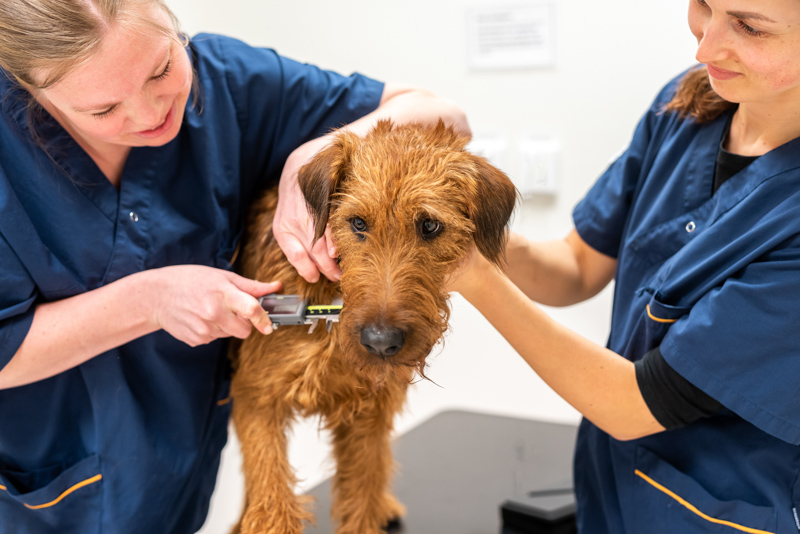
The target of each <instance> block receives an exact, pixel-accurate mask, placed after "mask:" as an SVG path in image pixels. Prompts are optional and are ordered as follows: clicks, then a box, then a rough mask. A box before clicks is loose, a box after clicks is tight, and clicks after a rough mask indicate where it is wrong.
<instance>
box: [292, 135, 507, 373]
mask: <svg viewBox="0 0 800 534" xmlns="http://www.w3.org/2000/svg"><path fill="white" fill-rule="evenodd" d="M468 142H469V138H468V137H466V136H463V135H459V134H458V133H457V132H455V131H454V130H453V129H452V128H450V127H446V126H444V124H443V123H442V122H441V121H440V122H439V124H438V125H437V126H435V127H434V126H422V125H418V124H409V125H403V126H394V125H393V124H392V123H391V122H390V121H381V122H380V123H379V124H378V125H377V126H376V127H375V128H374V129H373V131H372V132H370V133H369V134H368V135H367V136H366V137H364V138H360V137H358V136H357V135H355V134H352V133H346V132H344V133H340V134H339V135H338V136H337V137H336V140H335V141H334V142H333V143H332V144H331V145H330V146H329V147H328V148H326V149H325V150H323V151H321V152H320V153H319V154H318V155H317V156H316V157H315V158H314V159H313V160H312V161H311V162H309V163H308V164H307V165H306V166H305V167H303V168H302V169H301V171H300V175H299V181H300V188H301V190H302V192H303V195H304V196H305V198H306V202H307V204H308V207H309V211H310V212H311V215H312V217H313V221H314V225H315V231H316V238H317V239H318V238H319V237H321V236H322V235H323V234H324V232H325V227H326V225H327V224H330V225H331V230H332V235H333V239H334V242H335V244H336V247H337V249H338V252H339V262H340V266H341V269H342V279H341V291H342V296H343V300H344V310H343V311H342V314H341V328H342V329H343V334H344V335H343V338H344V339H345V341H344V342H345V343H347V344H348V345H349V352H350V353H351V354H356V355H358V359H359V360H360V362H356V364H358V365H360V366H361V368H362V369H363V370H364V371H366V372H368V373H370V374H371V375H372V376H373V378H374V379H376V380H378V381H379V380H380V378H381V377H384V376H386V373H387V372H389V371H391V370H394V369H400V368H408V367H412V368H416V370H417V371H418V372H419V373H420V374H421V375H422V376H424V367H425V358H426V356H427V355H428V353H429V352H430V351H431V349H432V348H433V346H434V345H435V343H436V342H437V341H438V340H439V339H441V337H442V335H443V334H444V332H445V330H446V329H447V320H448V317H449V313H450V310H449V308H448V294H447V293H446V292H445V289H444V288H445V279H446V277H447V276H448V275H449V274H450V273H452V272H453V270H454V269H455V268H456V267H457V266H458V264H459V262H460V261H461V260H462V259H463V258H464V257H465V255H466V254H467V253H468V252H469V250H470V249H471V248H472V245H473V243H474V244H475V245H476V246H477V249H478V251H480V253H481V254H483V255H484V256H485V257H486V258H487V259H488V260H489V261H491V262H492V263H494V264H496V265H498V266H502V265H503V264H504V262H505V243H506V239H507V234H506V226H507V224H508V220H509V218H510V217H511V213H512V211H513V209H514V206H515V204H516V199H517V192H516V189H515V188H514V186H513V184H512V183H511V181H510V180H509V179H508V177H507V176H506V175H505V174H503V173H502V172H501V171H499V170H498V169H496V168H495V167H493V166H492V165H490V164H489V163H488V162H487V161H486V160H485V159H483V158H481V157H478V156H475V155H473V154H470V153H469V152H467V151H466V150H465V149H464V147H465V146H466V144H467V143H468Z"/></svg>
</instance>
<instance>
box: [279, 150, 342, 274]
mask: <svg viewBox="0 0 800 534" xmlns="http://www.w3.org/2000/svg"><path fill="white" fill-rule="evenodd" d="M330 141H331V137H330V136H329V135H326V136H323V137H320V138H318V139H315V140H313V141H310V142H308V143H306V144H304V145H302V146H301V147H300V148H298V149H297V150H295V151H294V152H292V154H291V155H290V156H289V158H288V159H287V160H286V165H284V167H283V172H282V173H281V181H280V185H279V186H278V208H277V210H276V211H275V218H274V220H273V223H272V233H273V235H274V236H275V240H276V241H277V242H278V246H280V247H281V250H282V251H283V253H284V254H285V255H286V258H287V259H288V260H289V263H291V264H292V265H294V268H295V269H297V272H298V274H300V276H302V277H303V278H304V279H305V280H306V281H307V282H311V283H314V282H317V281H318V280H319V275H320V273H322V274H323V275H325V276H326V277H327V278H328V279H330V280H333V281H334V282H335V281H337V280H339V278H341V276H342V271H341V270H340V269H339V264H338V263H336V260H335V258H336V247H335V246H334V245H333V241H332V240H331V235H330V227H328V228H327V229H326V230H325V235H324V236H322V237H321V238H319V239H318V240H317V242H316V243H312V241H313V239H314V224H313V221H312V220H311V216H310V214H309V213H308V207H307V206H306V200H305V198H304V197H303V193H302V192H301V191H300V186H299V185H298V183H297V173H298V171H299V170H300V168H301V167H302V166H303V165H305V164H306V163H307V162H308V161H309V160H311V158H312V157H314V155H315V154H316V153H317V152H319V151H320V150H322V149H323V148H324V147H325V146H327V145H328V143H330Z"/></svg>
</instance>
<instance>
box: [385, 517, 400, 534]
mask: <svg viewBox="0 0 800 534" xmlns="http://www.w3.org/2000/svg"><path fill="white" fill-rule="evenodd" d="M383 531H384V532H386V534H400V533H401V532H403V521H402V520H401V519H400V518H399V517H394V518H392V519H390V520H389V521H388V522H387V523H386V524H385V525H384V526H383Z"/></svg>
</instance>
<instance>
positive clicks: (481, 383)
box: [167, 0, 695, 534]
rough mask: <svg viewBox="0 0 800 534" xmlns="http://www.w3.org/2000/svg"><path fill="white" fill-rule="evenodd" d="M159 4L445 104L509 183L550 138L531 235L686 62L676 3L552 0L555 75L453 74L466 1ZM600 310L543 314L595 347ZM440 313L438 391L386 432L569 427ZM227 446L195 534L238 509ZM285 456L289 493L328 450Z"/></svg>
mask: <svg viewBox="0 0 800 534" xmlns="http://www.w3.org/2000/svg"><path fill="white" fill-rule="evenodd" d="M498 1H499V0H498ZM520 1H523V0H520ZM167 2H168V4H169V5H170V7H171V8H172V9H173V10H174V11H175V13H176V14H177V15H178V17H179V19H180V20H181V22H182V25H183V28H184V30H185V31H187V32H188V33H189V34H194V33H197V32H201V31H205V32H213V33H222V34H227V35H231V36H234V37H238V38H240V39H242V40H244V41H247V42H249V43H250V44H253V45H258V46H268V47H271V48H275V49H276V50H278V52H280V53H281V54H283V55H286V56H289V57H292V58H294V59H298V60H302V61H304V62H308V63H314V64H317V65H319V66H322V67H325V68H329V69H332V70H336V71H339V72H342V73H344V74H349V73H350V72H352V71H359V72H362V73H364V74H368V75H370V76H372V77H374V78H377V79H381V80H385V81H394V82H403V83H411V84H415V85H419V86H423V87H425V88H428V89H430V90H432V91H434V92H436V93H438V94H440V95H442V96H446V97H448V98H451V99H453V100H455V101H456V102H458V103H459V104H460V105H461V106H462V107H463V108H464V109H465V110H466V111H467V114H468V116H469V119H470V123H471V125H472V128H473V131H474V132H475V134H476V135H477V136H486V135H492V136H500V137H502V138H503V139H505V140H506V141H507V142H508V144H509V146H510V150H509V151H508V153H507V157H506V162H505V164H503V169H504V170H505V171H506V172H508V173H509V174H510V175H512V176H513V175H514V174H515V173H516V172H518V168H519V165H518V164H517V159H518V157H519V155H518V154H517V153H516V151H515V150H514V146H515V144H516V143H517V141H518V140H519V139H520V138H521V137H522V136H525V135H545V136H549V137H554V138H556V139H557V140H558V141H559V142H560V144H561V147H562V152H561V155H560V159H559V164H560V173H559V176H558V178H559V188H558V192H557V194H556V195H555V196H554V197H550V198H545V197H541V198H534V199H531V200H526V201H525V202H523V203H522V205H521V208H520V210H519V211H518V213H517V214H516V216H515V220H514V223H513V228H514V230H516V231H519V232H522V233H524V234H525V235H527V236H528V237H531V238H534V239H554V238H560V237H562V236H564V235H565V234H566V233H567V232H568V231H569V230H570V228H571V210H572V207H573V206H574V205H575V204H576V202H577V201H578V200H580V198H581V197H582V196H583V194H584V193H585V191H586V190H587V189H588V188H589V187H590V186H591V184H592V182H593V181H594V179H595V178H596V177H597V175H598V174H599V173H600V172H602V170H603V169H604V167H605V166H606V164H607V163H608V161H609V159H610V158H611V157H612V156H613V155H614V154H616V153H617V152H619V150H620V149H622V148H623V147H624V146H625V144H626V143H627V140H628V139H629V137H630V135H631V132H632V131H633V128H634V126H635V124H636V121H637V120H638V118H639V117H640V115H641V114H642V113H643V112H644V110H645V109H646V108H647V106H648V105H649V103H650V101H651V100H652V98H653V97H654V96H655V93H656V92H657V91H658V89H659V88H660V87H661V86H662V85H663V84H664V83H665V82H666V81H667V80H668V79H670V78H671V77H673V76H674V75H676V74H677V73H679V72H680V71H682V70H683V69H685V68H687V67H688V66H690V65H691V64H692V63H693V62H694V46H695V43H694V40H693V37H692V36H691V34H690V33H689V30H688V28H687V25H686V21H685V18H686V15H685V12H686V9H687V6H688V4H687V2H686V1H683V2H676V1H674V0H670V1H664V0H613V1H598V0H571V1H566V0H557V64H556V66H555V67H552V68H548V69H540V70H535V69H531V70H514V71H502V72H470V71H469V70H468V69H467V67H466V33H465V27H466V9H467V8H468V7H469V6H471V5H474V4H475V1H473V0H402V1H400V0H378V1H376V0H345V1H340V2H330V1H324V0H305V1H284V2H277V1H269V0H227V1H226V2H220V1H219V0H167ZM484 5H485V0H484ZM610 301H611V294H610V290H609V289H607V290H606V291H604V292H603V293H601V294H600V295H599V296H598V297H596V298H594V299H592V300H590V301H589V302H587V303H584V304H582V305H578V306H574V307H571V308H566V309H548V312H550V313H551V314H552V315H553V316H554V317H556V318H557V319H558V320H560V321H561V322H563V323H564V324H566V325H567V326H569V327H571V328H573V329H574V330H576V331H578V332H580V333H581V334H583V335H584V336H586V337H587V338H589V339H591V340H593V341H595V342H597V343H600V344H604V343H605V339H606V336H607V333H608V325H609V317H610V314H609V310H610ZM453 308H454V311H453V315H452V322H451V326H452V331H451V333H450V334H449V335H448V336H447V338H446V342H445V344H444V347H443V349H442V350H441V351H440V353H439V354H438V355H437V356H436V357H432V358H430V359H429V362H430V367H429V371H430V373H429V375H430V377H431V378H432V379H433V380H434V381H435V382H436V383H437V384H438V385H439V386H441V387H439V386H437V385H434V384H432V383H430V382H420V383H418V384H416V385H415V386H413V388H412V390H411V393H410V396H409V400H408V406H407V409H406V412H405V413H404V414H403V415H402V416H401V418H400V419H399V420H398V422H397V430H398V431H399V432H403V431H405V430H408V429H409V428H411V427H413V426H416V425H417V424H419V423H420V422H421V421H423V420H425V419H427V418H428V417H430V416H431V415H433V414H435V413H437V412H439V411H442V410H444V409H449V408H461V409H470V410H476V411H481V412H490V413H498V414H505V415H514V416H520V417H526V418H535V419H543V420H551V421H561V422H577V421H578V415H577V413H576V412H575V411H574V410H573V409H572V408H571V407H570V406H569V405H567V404H566V403H565V402H563V401H562V400H560V399H559V398H558V397H557V396H556V395H555V394H553V393H552V392H551V391H550V390H549V388H548V387H547V386H546V385H544V383H542V382H541V381H540V380H539V379H538V377H537V376H536V375H535V374H534V373H533V372H532V371H531V370H530V369H529V368H528V367H527V366H526V365H525V364H524V363H523V362H522V360H521V359H520V358H519V357H518V356H516V354H515V353H514V352H513V350H511V349H510V347H509V346H508V345H507V343H506V342H505V341H504V340H503V339H502V338H501V337H500V336H499V335H498V334H497V332H496V331H494V330H493V328H492V327H491V326H489V325H488V324H487V323H486V322H485V321H484V320H483V319H482V318H481V316H480V315H479V314H478V313H477V312H476V311H475V310H474V309H473V308H472V307H471V306H469V305H468V304H467V303H465V302H464V301H463V300H462V299H460V298H459V297H457V296H456V297H454V298H453ZM237 448H238V444H237V442H236V440H235V437H234V436H233V435H231V439H230V442H229V445H228V447H227V448H226V449H225V452H224V455H223V465H222V469H221V472H220V477H219V483H218V486H217V491H216V492H215V496H214V499H213V501H212V510H211V515H210V517H209V520H208V521H207V523H206V526H205V527H204V528H203V530H202V531H201V532H202V533H203V534H217V533H223V532H227V530H228V528H229V526H230V525H231V524H232V523H234V522H235V520H236V518H237V517H238V514H239V512H240V509H241V502H242V492H243V489H242V480H241V475H240V457H239V454H238V450H237ZM290 457H291V460H292V463H293V464H294V465H295V467H296V469H297V471H298V474H299V477H300V478H301V480H302V482H301V486H300V489H301V490H303V489H307V488H310V487H312V486H314V485H315V484H316V483H318V482H319V481H321V480H323V479H324V478H326V477H327V476H328V475H329V474H330V472H331V469H332V465H331V463H330V461H329V460H328V448H327V444H326V441H325V437H324V436H321V435H319V434H318V432H317V430H316V422H315V421H309V422H304V423H301V424H298V425H297V427H296V428H295V436H294V439H293V440H292V442H291V449H290Z"/></svg>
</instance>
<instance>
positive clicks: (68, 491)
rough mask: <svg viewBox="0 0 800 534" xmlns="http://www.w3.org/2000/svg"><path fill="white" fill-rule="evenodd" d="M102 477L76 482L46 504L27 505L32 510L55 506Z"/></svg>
mask: <svg viewBox="0 0 800 534" xmlns="http://www.w3.org/2000/svg"><path fill="white" fill-rule="evenodd" d="M101 478H103V475H95V476H93V477H92V478H87V479H86V480H84V481H83V482H78V483H77V484H75V485H74V486H72V487H71V488H69V489H68V490H67V491H65V492H64V493H62V494H61V495H59V496H58V498H57V499H55V500H53V501H50V502H48V503H45V504H38V505H36V506H31V505H30V504H25V507H26V508H30V509H31V510H40V509H42V508H49V507H51V506H54V505H56V504H58V503H59V502H61V500H62V499H63V498H64V497H66V496H67V495H69V494H70V493H72V492H73V491H75V490H79V489H81V488H82V487H84V486H88V485H89V484H94V483H95V482H97V481H98V480H100V479H101ZM3 489H5V488H3Z"/></svg>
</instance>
